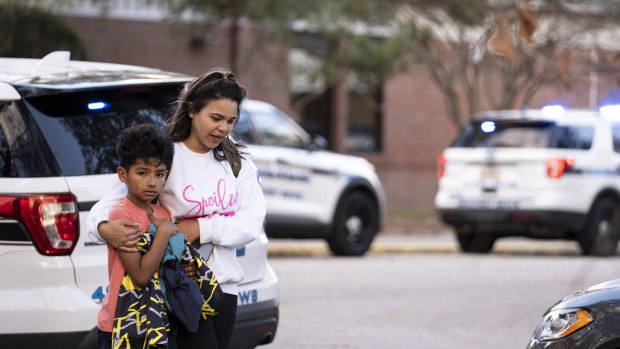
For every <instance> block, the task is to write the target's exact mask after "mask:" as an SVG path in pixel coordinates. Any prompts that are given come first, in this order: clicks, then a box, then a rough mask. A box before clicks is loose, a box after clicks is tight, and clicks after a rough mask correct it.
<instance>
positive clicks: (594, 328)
mask: <svg viewBox="0 0 620 349" xmlns="http://www.w3.org/2000/svg"><path fill="white" fill-rule="evenodd" d="M618 324H620V279H615V280H610V281H606V282H603V283H600V284H596V285H594V286H591V287H588V288H586V289H583V290H580V291H577V292H575V293H573V294H570V295H568V296H566V297H564V298H563V299H561V300H560V301H559V302H558V303H556V304H555V305H554V306H552V307H551V308H550V309H549V310H548V311H547V312H546V313H545V315H544V316H543V319H542V321H541V323H540V324H539V325H538V327H537V328H536V331H535V332H534V335H533V336H532V338H531V339H530V343H529V345H528V346H527V348H528V349H542V348H544V349H559V348H572V349H579V348H583V349H586V348H587V349H615V348H620V326H619V325H618Z"/></svg>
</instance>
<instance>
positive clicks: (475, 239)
mask: <svg viewBox="0 0 620 349" xmlns="http://www.w3.org/2000/svg"><path fill="white" fill-rule="evenodd" d="M456 240H457V241H458V243H459V246H460V247H461V250H462V251H463V252H468V253H488V252H489V251H491V249H492V248H493V244H494V243H495V236H493V234H492V233H486V232H484V233H483V232H479V231H476V230H475V229H463V228H458V229H457V230H456Z"/></svg>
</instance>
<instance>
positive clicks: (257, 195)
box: [198, 159, 266, 248]
mask: <svg viewBox="0 0 620 349" xmlns="http://www.w3.org/2000/svg"><path fill="white" fill-rule="evenodd" d="M242 161H243V163H242V166H241V171H240V173H239V177H238V185H239V202H240V204H239V209H238V210H237V211H235V214H234V215H233V216H221V215H217V214H216V215H213V216H211V217H203V218H199V219H198V223H199V226H200V242H201V243H209V242H210V243H213V244H215V245H220V246H227V247H233V248H239V247H242V246H244V245H246V244H248V243H250V242H252V241H253V240H254V239H256V237H258V235H259V234H260V232H261V231H262V229H263V222H264V220H265V212H266V208H265V197H264V196H263V191H262V189H261V187H260V183H259V177H258V171H257V169H256V166H255V165H254V163H252V161H250V160H247V159H244V160H242Z"/></svg>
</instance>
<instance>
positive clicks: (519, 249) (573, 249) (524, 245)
mask: <svg viewBox="0 0 620 349" xmlns="http://www.w3.org/2000/svg"><path fill="white" fill-rule="evenodd" d="M268 253H269V256H273V257H278V256H282V257H285V256H333V254H332V253H331V252H330V250H329V246H328V245H327V243H326V242H325V241H323V240H318V239H311V240H302V239H270V240H269V245H268ZM388 253H411V254H416V253H437V254H452V253H461V250H460V248H459V246H458V243H457V242H456V241H454V239H453V238H452V235H451V234H432V235H426V234H420V235H416V234H413V235H387V236H386V235H384V236H377V238H376V239H375V241H374V242H373V243H372V245H371V247H370V249H369V251H368V254H388ZM490 254H506V255H528V256H536V255H561V256H579V255H581V251H580V250H579V247H578V244H577V243H576V242H574V241H565V240H536V239H527V238H503V239H499V240H498V241H497V242H496V243H495V246H494V247H493V249H492V250H491V252H490ZM471 255H476V254H471ZM480 255H484V254H480Z"/></svg>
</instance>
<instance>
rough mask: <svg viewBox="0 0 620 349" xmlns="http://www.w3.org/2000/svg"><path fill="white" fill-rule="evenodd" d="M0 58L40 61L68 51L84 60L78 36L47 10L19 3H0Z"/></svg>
mask: <svg viewBox="0 0 620 349" xmlns="http://www.w3.org/2000/svg"><path fill="white" fill-rule="evenodd" d="M0 23H2V25H0V56H3V57H31V58H41V57H43V56H45V55H46V54H48V53H50V52H52V51H57V50H66V51H71V55H72V58H76V59H85V58H86V49H85V48H84V45H83V44H82V42H81V40H80V39H79V37H78V36H77V35H76V34H75V33H74V32H73V31H72V30H71V29H70V28H69V27H68V26H67V25H66V24H65V23H64V22H63V21H62V20H61V19H60V18H59V17H57V16H55V15H54V14H52V13H51V11H50V10H48V9H45V8H42V7H40V6H28V5H27V4H24V2H21V1H0Z"/></svg>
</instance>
